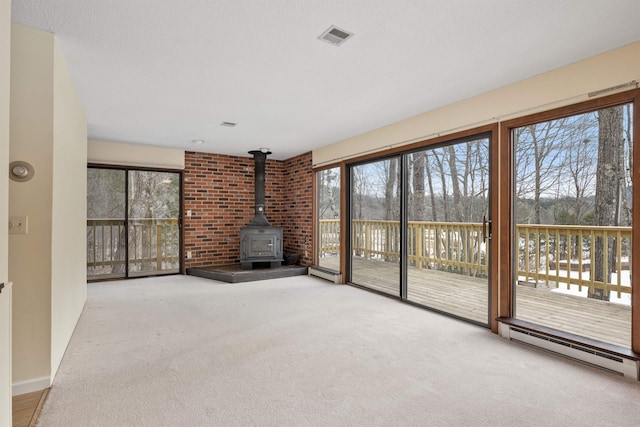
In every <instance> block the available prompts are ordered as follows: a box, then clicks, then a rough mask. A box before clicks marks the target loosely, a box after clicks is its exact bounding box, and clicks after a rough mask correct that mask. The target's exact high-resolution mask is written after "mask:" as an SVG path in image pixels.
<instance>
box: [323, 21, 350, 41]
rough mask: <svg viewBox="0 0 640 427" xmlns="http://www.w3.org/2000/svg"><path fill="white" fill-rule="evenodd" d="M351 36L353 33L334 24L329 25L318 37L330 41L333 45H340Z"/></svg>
mask: <svg viewBox="0 0 640 427" xmlns="http://www.w3.org/2000/svg"><path fill="white" fill-rule="evenodd" d="M352 36H353V33H350V32H348V31H345V30H342V29H340V28H338V27H336V26H333V25H332V26H331V27H329V28H328V29H327V30H326V31H325V32H324V33H322V34H320V37H318V38H319V39H320V40H322V41H325V42H327V43H331V44H332V45H334V46H340V45H341V44H342V43H344V42H345V41H347V40H348V39H349V38H351V37H352Z"/></svg>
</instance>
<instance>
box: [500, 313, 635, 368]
mask: <svg viewBox="0 0 640 427" xmlns="http://www.w3.org/2000/svg"><path fill="white" fill-rule="evenodd" d="M499 326H500V335H501V336H502V337H503V338H506V339H508V340H511V341H517V342H520V343H524V344H529V345H531V346H534V347H538V348H541V349H544V350H547V351H550V352H553V353H556V354H559V355H562V356H565V357H569V358H571V359H574V360H578V361H581V362H584V363H588V364H590V365H593V366H597V367H599V368H603V369H606V370H608V371H611V372H615V373H618V374H621V375H623V376H625V377H627V378H632V379H634V380H636V381H639V380H640V366H639V362H638V361H637V360H633V359H628V358H626V357H621V356H618V355H614V354H610V353H605V352H602V351H598V350H595V349H592V348H589V347H584V346H581V345H579V344H576V343H572V342H568V341H565V340H562V339H558V338H555V337H550V336H546V335H542V334H538V333H536V332H533V331H530V330H527V329H523V328H519V327H517V326H513V325H507V324H504V323H502V322H500V323H499Z"/></svg>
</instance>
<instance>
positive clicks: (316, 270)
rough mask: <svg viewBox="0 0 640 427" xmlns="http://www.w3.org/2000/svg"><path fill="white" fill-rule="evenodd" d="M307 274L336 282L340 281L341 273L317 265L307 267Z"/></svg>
mask: <svg viewBox="0 0 640 427" xmlns="http://www.w3.org/2000/svg"><path fill="white" fill-rule="evenodd" d="M309 276H315V277H319V278H321V279H325V280H328V281H330V282H333V283H336V284H340V283H342V275H341V274H340V273H337V272H335V271H331V270H326V269H324V268H321V267H317V266H312V267H309Z"/></svg>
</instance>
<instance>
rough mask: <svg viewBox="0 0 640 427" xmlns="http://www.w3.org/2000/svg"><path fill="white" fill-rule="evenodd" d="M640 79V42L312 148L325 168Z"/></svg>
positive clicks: (314, 161) (568, 102) (318, 164)
mask: <svg viewBox="0 0 640 427" xmlns="http://www.w3.org/2000/svg"><path fill="white" fill-rule="evenodd" d="M632 80H640V42H638V43H634V44H632V45H628V46H625V47H622V48H619V49H616V50H613V51H610V52H607V53H604V54H602V55H598V56H595V57H593V58H589V59H586V60H584V61H580V62H577V63H575V64H571V65H568V66H566V67H562V68H559V69H557V70H554V71H551V72H548V73H544V74H540V75H538V76H536V77H533V78H530V79H527V80H523V81H521V82H518V83H515V84H512V85H509V86H505V87H502V88H500V89H497V90H494V91H491V92H488V93H485V94H483V95H480V96H476V97H473V98H469V99H466V100H464V101H461V102H457V103H455V104H451V105H449V106H446V107H443V108H440V109H438V110H434V111H430V112H426V113H424V114H420V115H418V116H415V117H412V118H410V119H407V120H403V121H400V122H397V123H394V124H392V125H389V126H386V127H382V128H379V129H376V130H373V131H371V132H368V133H365V134H362V135H359V136H356V137H353V138H349V139H347V140H344V141H341V142H338V143H335V144H331V145H328V146H325V147H322V148H319V149H317V150H314V151H313V164H314V166H320V165H323V164H328V163H333V162H336V161H339V160H343V159H347V158H350V157H355V156H357V155H359V154H362V153H366V152H372V151H380V150H384V149H386V148H390V147H391V146H394V147H395V146H399V145H403V144H408V143H411V142H417V141H420V140H425V139H429V138H432V137H435V136H437V135H439V134H447V133H453V132H456V131H460V130H463V129H470V128H474V127H477V126H479V125H482V124H488V123H496V122H500V121H502V120H506V119H511V118H514V117H518V116H524V115H527V114H531V113H533V112H535V111H542V110H548V109H551V108H554V107H560V106H563V105H568V104H573V103H576V102H579V101H584V100H586V99H588V97H587V94H588V93H589V92H592V91H597V90H600V89H605V88H608V87H612V86H616V85H619V84H622V83H627V82H630V81H632Z"/></svg>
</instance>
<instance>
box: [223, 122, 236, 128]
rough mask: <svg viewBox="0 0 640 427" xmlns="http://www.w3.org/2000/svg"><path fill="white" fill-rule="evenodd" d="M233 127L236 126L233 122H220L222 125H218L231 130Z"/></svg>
mask: <svg viewBox="0 0 640 427" xmlns="http://www.w3.org/2000/svg"><path fill="white" fill-rule="evenodd" d="M235 125H237V123H233V122H222V123H220V126H226V127H228V128H232V127H234V126H235Z"/></svg>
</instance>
